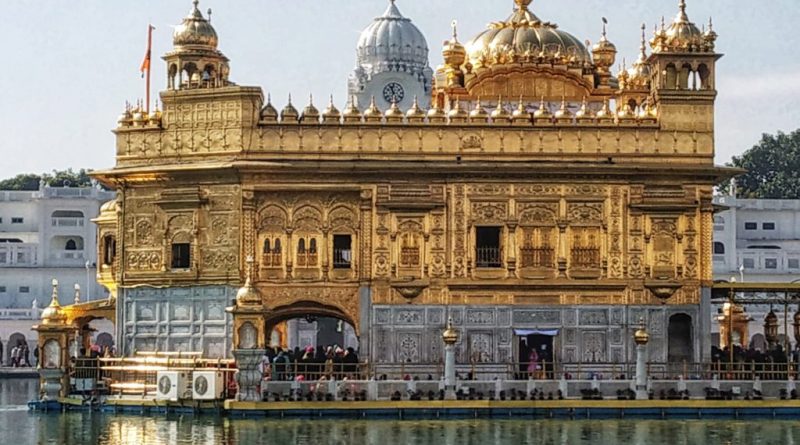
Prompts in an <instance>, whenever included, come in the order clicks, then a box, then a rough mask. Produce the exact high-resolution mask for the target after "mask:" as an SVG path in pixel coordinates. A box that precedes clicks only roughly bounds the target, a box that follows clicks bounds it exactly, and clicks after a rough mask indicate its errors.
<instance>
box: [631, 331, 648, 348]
mask: <svg viewBox="0 0 800 445" xmlns="http://www.w3.org/2000/svg"><path fill="white" fill-rule="evenodd" d="M633 341H635V342H636V344H637V345H646V344H647V342H649V341H650V334H648V333H647V331H645V330H644V327H641V328H640V329H637V330H636V332H634V333H633Z"/></svg>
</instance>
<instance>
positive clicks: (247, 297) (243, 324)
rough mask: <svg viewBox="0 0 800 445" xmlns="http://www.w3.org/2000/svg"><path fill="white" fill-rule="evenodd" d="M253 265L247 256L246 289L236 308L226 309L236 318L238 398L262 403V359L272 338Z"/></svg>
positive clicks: (242, 291) (235, 343)
mask: <svg viewBox="0 0 800 445" xmlns="http://www.w3.org/2000/svg"><path fill="white" fill-rule="evenodd" d="M253 263H254V259H253V257H252V256H250V257H248V258H247V262H246V265H245V275H246V279H245V283H244V286H243V287H242V288H240V289H239V292H238V293H237V294H236V305H235V306H233V307H230V308H228V309H227V311H228V312H230V313H231V314H232V315H233V357H234V359H236V368H237V369H238V372H237V374H236V383H238V385H239V391H238V393H237V395H236V399H237V400H240V401H245V402H260V401H261V380H262V378H263V374H262V370H261V359H262V357H263V356H264V354H265V353H266V344H267V341H268V339H267V336H268V335H269V333H268V332H266V322H265V308H264V304H263V301H262V298H261V294H260V293H259V292H258V290H257V289H256V288H255V286H253V284H252V282H251V279H250V275H251V273H252V270H253Z"/></svg>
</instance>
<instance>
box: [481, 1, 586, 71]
mask: <svg viewBox="0 0 800 445" xmlns="http://www.w3.org/2000/svg"><path fill="white" fill-rule="evenodd" d="M515 3H516V5H517V7H516V8H515V10H514V12H513V13H512V14H511V16H510V17H509V18H508V19H506V20H505V21H503V22H495V23H491V24H489V29H487V30H486V31H483V32H482V33H480V34H478V35H477V36H476V37H475V38H473V39H472V40H471V41H470V42H469V43H467V45H466V50H467V54H468V56H469V61H470V62H471V64H472V66H473V67H474V68H475V69H476V70H477V69H479V68H481V67H489V66H493V65H506V64H514V63H525V62H529V63H541V62H557V63H559V64H566V65H570V66H580V67H582V66H584V65H585V64H591V63H592V57H591V55H590V54H589V51H587V49H586V46H585V45H584V44H583V43H582V42H581V41H580V40H579V39H578V38H576V37H575V36H573V35H572V34H570V33H568V32H565V31H561V30H559V29H558V26H557V25H556V24H554V23H549V22H543V21H541V20H540V19H539V18H538V17H536V16H535V15H534V14H533V13H532V12H530V10H528V5H530V3H531V0H515Z"/></svg>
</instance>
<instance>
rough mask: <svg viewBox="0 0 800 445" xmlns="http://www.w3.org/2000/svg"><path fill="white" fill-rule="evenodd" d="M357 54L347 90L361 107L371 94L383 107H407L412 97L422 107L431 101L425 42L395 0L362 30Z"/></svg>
mask: <svg viewBox="0 0 800 445" xmlns="http://www.w3.org/2000/svg"><path fill="white" fill-rule="evenodd" d="M356 58H357V60H356V68H355V70H353V72H352V73H351V74H350V77H349V79H348V85H347V87H348V88H347V91H348V93H349V95H350V97H351V98H352V97H355V98H356V101H357V103H358V106H359V107H360V108H362V109H363V108H365V107H367V105H368V104H369V103H370V101H371V100H372V97H375V103H376V104H377V106H378V107H379V108H381V109H384V110H385V109H387V108H389V106H390V105H391V104H392V102H395V103H397V105H398V106H399V107H400V108H402V109H407V108H410V107H411V105H412V104H413V102H414V98H415V97H416V98H417V100H418V101H419V105H420V106H421V107H423V108H428V106H429V105H430V98H431V79H432V78H433V70H432V69H431V67H430V64H429V62H428V43H427V42H426V40H425V36H423V35H422V32H420V30H419V29H418V28H417V27H416V26H415V25H414V24H413V23H412V22H411V19H408V18H406V17H404V16H403V15H402V14H401V13H400V10H399V9H398V8H397V5H395V0H390V3H389V7H388V8H387V9H386V12H384V13H383V15H382V16H380V17H377V18H375V20H374V21H373V22H372V23H371V24H370V25H369V26H368V27H367V28H366V29H365V30H364V31H363V32H362V33H361V37H360V38H359V40H358V48H357V49H356Z"/></svg>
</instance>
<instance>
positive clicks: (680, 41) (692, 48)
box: [650, 0, 717, 53]
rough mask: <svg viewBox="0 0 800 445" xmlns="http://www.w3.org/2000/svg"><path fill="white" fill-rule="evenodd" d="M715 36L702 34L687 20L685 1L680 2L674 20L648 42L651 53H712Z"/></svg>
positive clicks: (711, 33) (713, 34)
mask: <svg viewBox="0 0 800 445" xmlns="http://www.w3.org/2000/svg"><path fill="white" fill-rule="evenodd" d="M716 38H717V35H716V33H714V32H713V29H712V30H711V32H710V33H704V32H703V31H701V30H700V28H698V27H697V25H695V24H694V23H692V22H691V21H690V20H689V16H688V15H687V14H686V0H680V3H679V11H678V15H677V16H676V17H675V20H673V21H672V23H671V24H670V25H669V27H668V28H664V23H663V22H662V24H661V30H660V31H658V32H656V35H655V36H654V37H653V39H652V40H651V41H650V45H651V46H652V48H653V52H656V53H663V52H713V51H714V42H715V41H716Z"/></svg>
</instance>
